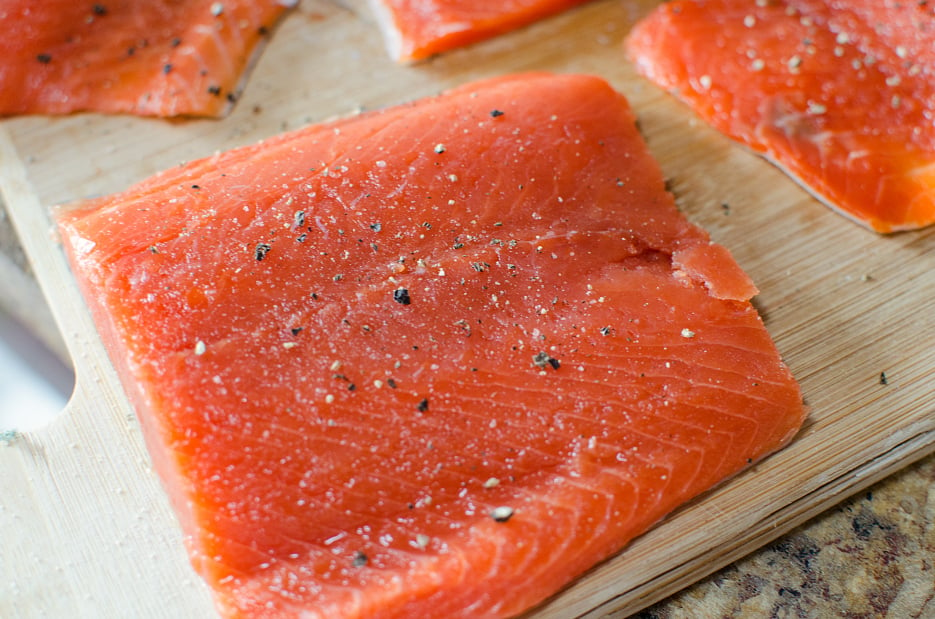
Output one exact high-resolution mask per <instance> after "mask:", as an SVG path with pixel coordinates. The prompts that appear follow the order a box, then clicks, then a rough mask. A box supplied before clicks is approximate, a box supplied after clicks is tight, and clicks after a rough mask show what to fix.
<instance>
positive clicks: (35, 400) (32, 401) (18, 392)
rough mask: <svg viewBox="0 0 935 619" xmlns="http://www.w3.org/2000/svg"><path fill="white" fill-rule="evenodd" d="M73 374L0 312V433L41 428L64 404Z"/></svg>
mask: <svg viewBox="0 0 935 619" xmlns="http://www.w3.org/2000/svg"><path fill="white" fill-rule="evenodd" d="M73 383H74V376H73V374H72V373H71V371H70V370H68V369H67V368H66V367H65V366H64V365H63V364H62V363H61V361H59V360H58V359H57V358H56V357H55V356H54V355H52V353H50V352H49V351H47V350H46V349H45V348H44V347H43V346H42V344H41V343H39V342H38V340H36V339H34V338H33V337H32V336H31V335H30V334H29V333H27V332H25V331H24V330H23V329H22V327H20V325H18V324H17V323H15V322H14V321H13V320H11V319H10V318H9V317H8V316H6V315H5V314H3V313H0V432H9V431H12V430H15V431H19V432H25V431H27V430H35V429H38V428H41V427H42V426H44V425H45V424H47V423H48V422H49V421H51V420H52V419H53V418H54V417H55V416H56V415H57V414H58V413H60V412H61V411H62V409H63V408H64V407H65V403H66V402H67V400H68V394H69V393H70V392H71V389H72V385H73Z"/></svg>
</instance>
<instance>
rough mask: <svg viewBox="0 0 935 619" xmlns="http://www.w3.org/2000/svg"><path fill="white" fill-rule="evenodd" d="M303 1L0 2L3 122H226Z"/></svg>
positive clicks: (121, 0) (135, 0) (0, 79)
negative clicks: (269, 40) (78, 115)
mask: <svg viewBox="0 0 935 619" xmlns="http://www.w3.org/2000/svg"><path fill="white" fill-rule="evenodd" d="M297 1H298V0H223V1H213V0H102V1H101V2H84V1H82V0H78V1H75V0H42V2H35V1H33V0H0V31H2V32H3V33H4V36H2V37H0V58H2V61H0V116H2V115H14V114H67V113H70V112H77V111H96V112H105V113H129V114H138V115H141V116H163V117H169V116H221V115H223V114H225V113H226V112H227V111H228V110H229V108H230V107H231V105H232V103H233V102H234V101H235V100H236V98H237V96H238V94H239V89H240V82H241V79H242V77H243V76H244V75H245V73H246V71H247V69H248V66H249V64H250V62H251V59H252V58H253V57H254V55H255V52H256V51H257V50H258V49H259V45H260V44H261V43H262V42H263V40H264V39H265V38H266V37H267V35H268V34H269V32H270V30H271V29H272V28H273V26H274V25H275V24H276V22H277V21H278V19H279V17H280V15H281V14H282V13H283V11H285V10H286V8H287V7H289V6H293V5H295V4H296V3H297ZM14 33H15V34H14Z"/></svg>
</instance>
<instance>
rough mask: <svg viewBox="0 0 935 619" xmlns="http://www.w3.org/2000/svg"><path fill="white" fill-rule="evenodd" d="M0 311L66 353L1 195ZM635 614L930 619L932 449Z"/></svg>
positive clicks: (933, 589)
mask: <svg viewBox="0 0 935 619" xmlns="http://www.w3.org/2000/svg"><path fill="white" fill-rule="evenodd" d="M0 311H5V312H7V313H9V314H11V315H13V316H14V317H15V318H17V319H19V320H20V321H21V322H23V323H24V324H25V325H26V326H27V327H29V328H30V329H31V330H33V331H34V332H35V333H36V335H37V336H38V337H39V338H40V339H41V340H42V341H44V342H45V343H46V344H47V345H48V346H49V347H50V348H51V349H52V350H53V351H56V352H57V353H59V354H60V355H61V356H62V357H63V358H64V357H65V354H66V353H65V349H64V346H63V345H62V343H61V338H60V337H59V336H58V335H57V333H56V332H55V330H54V328H52V327H51V325H52V319H51V314H50V312H49V311H48V308H46V307H44V306H43V305H42V302H41V293H40V292H39V290H38V286H37V285H36V283H35V279H34V278H33V277H32V275H31V272H30V269H29V267H28V265H27V264H26V262H25V256H24V255H23V252H22V250H21V249H20V247H19V245H18V243H17V240H16V235H15V234H14V232H13V230H12V227H11V225H10V222H9V220H8V218H7V216H6V212H5V211H4V210H3V204H2V202H0ZM66 361H67V359H66ZM843 498H844V497H842V499H843ZM636 616H637V617H638V618H640V619H669V618H671V619H676V618H678V619H682V618H685V619H689V618H690V619H696V618H716V617H771V618H772V617H776V618H785V617H808V618H812V617H814V618H825V617H846V618H854V619H858V618H867V619H870V618H876V617H886V618H892V619H905V618H916V619H935V455H930V456H928V457H926V458H923V459H922V460H920V461H918V462H916V463H914V464H912V465H909V466H907V467H906V468H904V469H903V470H901V471H899V472H898V473H896V474H894V475H891V476H890V477H888V478H887V479H885V480H883V481H881V482H879V483H877V484H876V485H874V486H872V487H871V488H869V489H867V490H865V491H863V492H861V493H860V494H858V495H857V496H854V497H851V498H849V499H847V500H844V501H843V502H842V503H841V504H839V505H838V506H837V507H835V508H832V509H830V510H828V511H827V512H825V513H824V514H821V515H820V516H818V517H816V518H814V519H813V520H811V521H809V522H807V523H806V524H805V525H803V526H801V527H799V528H797V529H795V530H794V531H792V532H791V533H788V534H786V535H785V536H783V537H781V538H779V539H778V540H776V541H774V542H773V543H771V544H769V545H767V546H765V547H763V548H761V549H760V550H758V551H756V552H754V553H752V554H750V555H748V556H747V557H745V558H743V559H741V560H739V561H736V562H735V563H733V564H731V565H729V566H727V567H725V568H723V569H721V570H720V571H718V572H715V573H714V574H712V575H711V576H709V577H707V578H705V579H704V580H702V581H700V582H698V583H696V584H694V585H692V586H690V587H688V588H687V589H684V590H682V591H681V592H679V593H677V594H675V595H673V596H672V597H670V598H668V599H666V600H663V601H662V602H659V603H657V604H656V605H654V606H651V607H649V608H647V609H645V610H643V611H642V612H640V613H638V614H637V615H636Z"/></svg>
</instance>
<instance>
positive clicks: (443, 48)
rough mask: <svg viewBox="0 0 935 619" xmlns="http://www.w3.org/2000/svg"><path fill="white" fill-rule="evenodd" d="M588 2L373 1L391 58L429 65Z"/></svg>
mask: <svg viewBox="0 0 935 619" xmlns="http://www.w3.org/2000/svg"><path fill="white" fill-rule="evenodd" d="M587 1H588V0H515V1H513V2H503V1H502V0H501V1H500V2H495V1H492V0H476V1H472V0H371V3H370V4H371V6H372V7H373V9H374V13H375V15H376V16H377V18H378V20H379V23H380V26H381V28H382V30H383V34H384V38H385V40H386V45H387V48H388V50H389V53H390V55H391V56H392V57H393V58H395V59H396V60H397V61H398V62H412V61H416V60H424V59H426V58H428V57H430V56H433V55H435V54H440V53H442V52H447V51H450V50H452V49H455V48H458V47H464V46H466V45H470V44H472V43H477V42H479V41H483V40H485V39H489V38H491V37H495V36H497V35H500V34H504V33H506V32H509V31H511V30H515V29H517V28H520V27H522V26H526V25H528V24H531V23H533V22H535V21H538V20H541V19H544V18H546V17H549V16H551V15H555V14H557V13H560V12H562V11H565V10H567V9H569V8H571V7H574V6H577V5H579V4H583V3H585V2H587Z"/></svg>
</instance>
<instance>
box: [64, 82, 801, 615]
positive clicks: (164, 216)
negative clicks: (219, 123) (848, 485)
mask: <svg viewBox="0 0 935 619" xmlns="http://www.w3.org/2000/svg"><path fill="white" fill-rule="evenodd" d="M57 220H58V224H59V230H60V232H61V236H62V239H63V244H64V248H65V250H66V252H67V254H68V256H69V259H70V261H71V264H72V267H73V269H74V272H75V274H76V276H77V279H78V282H79V285H80V286H81V289H82V291H83V293H84V295H85V298H86V299H87V301H88V304H89V307H90V308H91V311H92V314H93V316H94V320H95V324H96V325H97V327H98V329H99V330H100V333H101V336H102V339H103V340H104V342H105V344H106V345H107V348H108V351H109V353H110V355H111V358H112V360H113V362H114V364H115V366H116V367H117V369H118V372H119V373H120V376H121V378H122V382H123V385H124V387H125V389H126V391H127V393H128V395H129V396H130V400H131V401H132V402H133V404H134V407H135V409H136V411H137V415H138V417H139V418H140V420H141V426H142V428H143V434H144V437H145V439H146V441H147V446H148V448H149V450H150V453H151V455H152V458H153V462H154V467H155V469H156V470H157V472H158V473H159V475H160V477H161V479H162V481H163V485H164V487H165V488H166V490H167V493H168V495H169V497H170V499H171V501H172V504H173V506H174V508H175V510H176V512H177V513H178V515H179V520H180V522H181V524H182V527H183V530H184V532H185V534H186V540H187V543H188V550H189V553H190V556H191V560H192V564H193V565H194V567H195V568H196V570H197V571H198V573H200V574H201V576H202V577H203V578H204V579H205V580H206V581H207V582H208V583H209V584H210V586H211V588H212V590H213V591H214V595H215V599H216V601H217V605H218V608H219V609H220V610H221V612H222V614H224V615H225V616H231V617H234V616H256V615H259V616H262V615H264V614H268V613H274V612H275V613H281V614H289V613H295V614H302V615H303V616H306V617H310V618H311V617H321V618H330V617H361V618H363V617H366V618H368V619H370V618H386V617H446V618H447V617H465V618H468V617H477V616H485V617H507V616H513V615H515V614H517V613H520V612H523V611H524V610H526V609H529V608H531V607H533V606H535V605H536V604H539V603H540V602H542V601H543V600H544V599H546V598H547V597H549V596H551V595H553V594H555V593H556V592H558V591H560V590H561V589H562V588H563V587H565V586H566V585H568V584H569V583H570V582H572V581H573V580H574V579H575V578H577V577H579V576H580V575H581V574H583V573H584V572H585V571H586V570H587V569H589V568H590V567H592V566H593V565H595V564H596V563H598V562H599V561H602V560H604V559H606V558H607V557H609V556H611V555H612V554H614V553H616V552H618V551H620V550H621V549H622V548H623V547H624V546H625V545H626V544H627V543H628V542H629V541H630V540H632V539H633V538H634V537H635V536H637V535H640V534H641V533H643V532H645V531H646V530H647V529H649V528H650V527H651V526H652V525H653V524H654V523H656V522H657V521H659V520H660V519H661V518H663V517H664V516H665V515H666V514H667V513H669V512H671V510H673V509H675V508H676V507H677V506H679V505H681V504H683V503H684V502H685V501H688V500H689V499H691V498H693V497H695V496H697V495H699V494H700V493H703V492H705V491H707V490H708V489H709V488H711V487H712V486H714V485H715V484H718V483H719V482H721V481H723V480H725V479H727V478H729V477H732V476H734V475H735V474H737V473H738V472H739V471H741V470H743V469H744V468H746V467H747V466H749V465H750V464H751V463H752V462H756V461H759V460H761V459H762V458H764V457H765V456H766V455H768V454H770V453H772V452H774V451H776V450H777V449H780V448H781V447H783V446H784V445H786V444H787V443H788V442H789V441H790V440H791V438H792V436H793V435H794V434H795V433H796V432H797V430H798V428H799V427H800V425H801V423H802V421H803V418H804V416H805V408H804V405H803V403H802V398H801V393H800V391H799V388H798V385H797V384H796V382H795V380H794V378H793V377H792V375H791V373H790V371H789V369H788V368H787V367H786V365H785V364H784V363H783V362H782V360H781V358H780V356H779V353H778V351H777V349H776V347H775V345H774V344H773V342H772V340H771V338H770V336H769V334H768V332H767V331H766V329H765V327H764V325H763V323H762V321H761V319H760V317H759V315H758V314H757V312H756V309H755V308H754V307H753V305H752V304H751V303H750V302H749V297H750V295H752V294H754V293H755V292H756V290H755V288H754V287H753V284H752V282H750V279H749V278H748V277H747V276H746V274H744V273H743V271H741V270H740V267H739V266H738V265H737V264H736V262H735V261H734V260H733V258H732V257H731V256H730V254H729V252H728V251H727V250H726V249H725V248H723V247H722V246H720V245H716V244H713V243H712V242H711V241H710V239H709V237H708V235H707V234H706V233H705V232H704V231H703V230H701V229H700V228H699V227H697V226H695V225H693V224H691V223H690V222H689V221H687V220H686V219H685V218H684V216H682V215H681V214H680V213H679V211H678V209H677V208H676V206H675V202H674V198H673V197H672V195H671V194H669V193H668V192H667V191H665V183H664V180H663V176H662V172H661V170H660V168H659V166H658V164H657V163H656V162H655V161H654V160H653V158H652V156H651V154H650V153H649V150H648V148H647V147H646V144H645V143H644V142H643V140H642V138H641V136H640V134H639V132H638V130H637V128H636V118H635V115H634V114H633V112H632V110H631V109H630V107H629V105H628V102H627V101H626V99H625V98H624V97H623V96H622V95H620V94H619V93H617V92H615V91H614V90H613V89H612V88H611V86H610V85H609V84H608V83H607V82H605V81H604V80H602V79H599V78H596V77H590V76H581V75H551V74H524V75H516V76H505V77H500V78H494V79H490V80H487V81H483V82H478V83H473V84H468V85H465V86H463V87H460V88H457V89H455V90H452V91H449V92H446V93H444V94H442V95H440V96H439V97H435V98H431V99H423V100H420V101H417V102H415V103H412V104H409V105H403V106H399V107H393V108H387V109H384V110H381V111H373V112H367V113H365V114H362V115H359V116H356V117H353V118H349V119H345V120H340V121H336V122H332V123H328V124H322V125H314V126H311V127H308V128H305V129H302V130H298V131H295V132H292V133H287V134H282V135H280V136H278V137H273V138H271V139H268V140H266V141H264V142H262V143H259V144H257V145H254V146H248V147H243V148H240V149H236V150H232V151H228V152H224V153H219V154H217V155H215V156H212V157H209V158H207V159H203V160H200V161H195V162H192V163H189V164H186V165H185V166H182V167H180V168H175V169H172V170H169V171H166V172H164V173H162V174H159V175H157V176H155V177H152V178H150V179H149V180H146V181H143V182H142V183H140V184H138V185H136V186H135V187H132V188H130V189H129V190H127V191H126V192H123V193H121V194H116V195H113V196H105V197H101V198H96V199H93V200H90V201H88V202H85V203H81V204H79V205H77V206H75V207H73V208H66V209H62V210H60V211H58V212H57Z"/></svg>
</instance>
